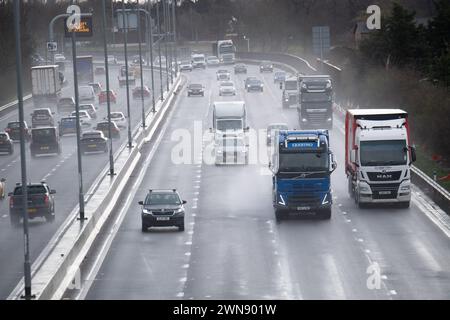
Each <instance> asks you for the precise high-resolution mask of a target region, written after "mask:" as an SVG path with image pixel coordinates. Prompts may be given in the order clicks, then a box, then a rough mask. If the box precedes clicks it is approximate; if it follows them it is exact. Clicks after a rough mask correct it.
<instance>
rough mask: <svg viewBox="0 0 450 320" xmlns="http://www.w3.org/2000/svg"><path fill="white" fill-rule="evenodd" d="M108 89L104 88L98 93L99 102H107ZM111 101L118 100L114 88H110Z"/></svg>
mask: <svg viewBox="0 0 450 320" xmlns="http://www.w3.org/2000/svg"><path fill="white" fill-rule="evenodd" d="M107 96H108V94H107V91H106V90H103V91H102V92H100V94H99V95H98V103H106V102H107V101H106V100H107ZM109 101H110V102H111V103H116V102H117V95H116V93H115V92H114V90H109Z"/></svg>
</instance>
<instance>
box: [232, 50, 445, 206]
mask: <svg viewBox="0 0 450 320" xmlns="http://www.w3.org/2000/svg"><path fill="white" fill-rule="evenodd" d="M236 57H237V59H239V60H252V61H258V60H259V61H261V60H268V61H272V62H273V63H274V64H275V63H280V64H282V65H287V66H290V67H292V68H294V69H295V70H297V72H298V73H309V74H311V73H314V74H317V73H325V74H329V75H330V76H331V77H332V79H333V82H337V83H339V81H340V75H341V72H342V68H340V67H338V66H335V65H333V64H331V63H329V62H328V61H325V60H321V59H319V58H317V59H316V62H317V67H314V66H313V65H312V64H311V63H309V62H308V61H307V60H305V59H303V58H300V57H297V56H294V55H292V54H284V53H266V52H238V53H237V54H236ZM350 107H351V108H355V107H356V108H358V106H350ZM333 109H334V111H335V114H337V115H339V116H340V117H342V118H344V117H345V113H346V110H347V108H346V107H345V106H342V105H339V104H334V106H333ZM411 181H412V182H413V184H414V185H416V186H418V187H419V188H420V190H421V191H422V192H423V193H424V194H426V195H427V196H428V197H430V198H431V199H432V200H433V201H434V202H435V203H436V204H437V205H439V206H440V208H441V209H442V210H443V211H445V212H446V213H447V214H448V215H450V193H449V192H448V191H447V190H445V189H444V188H442V187H441V186H440V185H439V184H438V183H436V182H435V181H434V180H433V179H431V178H430V177H429V176H427V174H425V173H424V172H423V171H421V170H420V169H419V168H417V167H415V166H412V167H411Z"/></svg>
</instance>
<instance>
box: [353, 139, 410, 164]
mask: <svg viewBox="0 0 450 320" xmlns="http://www.w3.org/2000/svg"><path fill="white" fill-rule="evenodd" d="M405 150H406V152H405ZM407 150H408V149H407V148H406V141H405V140H386V141H361V147H360V160H361V165H362V166H395V165H397V166H399V165H406V161H407V157H408V153H407Z"/></svg>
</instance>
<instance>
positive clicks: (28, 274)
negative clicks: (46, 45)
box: [14, 0, 33, 300]
mask: <svg viewBox="0 0 450 320" xmlns="http://www.w3.org/2000/svg"><path fill="white" fill-rule="evenodd" d="M20 3H21V1H19V0H16V1H14V33H15V38H16V77H17V101H18V102H19V122H20V167H21V171H22V216H23V234H24V242H25V243H24V258H25V259H24V264H23V267H24V268H23V269H24V280H25V295H24V296H23V298H25V299H26V300H30V299H32V298H33V296H32V294H31V264H30V237H29V232H28V190H27V162H26V160H27V159H26V152H25V127H24V124H25V117H24V111H23V88H22V46H21V43H20Z"/></svg>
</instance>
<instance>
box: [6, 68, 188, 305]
mask: <svg viewBox="0 0 450 320" xmlns="http://www.w3.org/2000/svg"><path fill="white" fill-rule="evenodd" d="M175 80H176V81H174V85H173V86H172V87H171V89H170V90H169V92H166V93H165V99H164V102H163V103H158V106H157V112H156V114H154V115H153V114H152V113H151V112H150V113H149V114H147V119H146V122H147V123H148V124H149V125H148V126H147V127H146V128H145V129H144V128H142V126H141V125H140V124H138V125H137V126H136V127H135V128H134V130H133V144H134V148H132V149H131V150H130V149H128V147H127V143H126V142H125V143H124V144H122V146H121V147H120V149H119V150H117V151H116V153H115V169H116V175H115V176H113V177H111V176H109V175H108V174H107V173H108V168H109V165H108V166H106V167H105V170H103V171H102V173H101V174H100V176H101V179H97V180H96V182H95V183H96V185H95V186H92V187H91V188H90V189H91V190H92V192H93V194H92V196H91V197H90V198H89V200H88V201H87V202H86V205H85V215H86V217H87V220H86V221H84V222H80V221H77V220H76V216H71V217H69V218H68V220H69V221H68V223H67V225H66V226H64V227H63V228H61V230H60V234H57V235H55V236H54V239H55V241H51V243H49V248H46V249H45V250H44V251H43V252H44V254H45V257H41V258H40V259H39V258H38V259H37V260H36V263H33V266H32V283H33V294H34V295H35V296H36V299H43V300H45V299H60V298H61V297H62V295H63V293H64V291H65V288H67V286H68V285H69V284H70V282H71V281H72V279H73V278H74V276H75V274H76V272H77V270H78V267H79V265H80V264H81V262H82V261H83V258H84V257H85V255H86V253H87V252H88V250H89V248H90V247H91V245H92V244H93V242H94V241H95V238H96V236H97V235H98V233H99V231H100V230H101V228H102V226H103V225H104V223H105V222H106V221H107V219H108V218H109V216H110V214H111V212H112V211H113V209H114V207H115V203H116V200H117V199H118V198H119V197H120V196H121V194H122V192H123V190H124V188H125V186H126V184H127V182H128V177H129V176H130V174H131V173H132V172H133V170H134V169H135V166H136V164H137V163H138V160H139V158H140V152H139V148H140V146H142V143H143V142H144V139H148V138H149V137H148V135H151V134H153V133H154V132H155V131H156V128H157V127H158V126H160V125H161V124H162V123H163V120H164V115H165V114H166V112H167V110H168V109H169V106H170V105H171V102H172V100H173V97H174V95H175V94H174V93H175V92H177V90H178V87H179V86H180V84H181V76H180V75H178V76H177V78H176V79H175ZM72 212H73V213H74V214H75V215H77V214H78V210H77V208H75V209H74V210H73V211H72ZM64 224H65V223H64ZM23 290H24V286H23V280H22V281H21V282H20V283H19V284H18V286H17V287H16V289H15V290H14V291H13V292H12V293H11V295H10V296H9V298H8V299H16V300H18V299H21V296H22V295H23Z"/></svg>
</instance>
